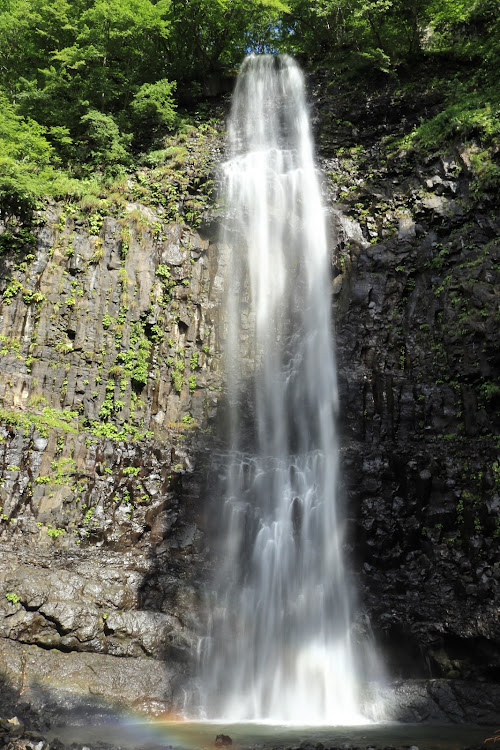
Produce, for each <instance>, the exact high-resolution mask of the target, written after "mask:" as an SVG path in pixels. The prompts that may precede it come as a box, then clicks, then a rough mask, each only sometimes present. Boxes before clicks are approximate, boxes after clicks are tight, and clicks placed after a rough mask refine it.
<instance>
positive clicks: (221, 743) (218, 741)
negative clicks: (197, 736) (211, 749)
mask: <svg viewBox="0 0 500 750" xmlns="http://www.w3.org/2000/svg"><path fill="white" fill-rule="evenodd" d="M232 744H233V740H232V739H231V737H229V735H228V734H218V735H217V737H216V738H215V743H214V745H215V747H228V746H229V745H232Z"/></svg>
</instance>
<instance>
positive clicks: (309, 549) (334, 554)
mask: <svg viewBox="0 0 500 750" xmlns="http://www.w3.org/2000/svg"><path fill="white" fill-rule="evenodd" d="M229 138H230V144H229V145H230V151H229V160H228V161H227V162H226V163H225V165H224V177H225V199H226V210H227V217H228V219H227V228H226V230H225V233H224V237H223V242H224V243H225V244H226V245H227V246H229V248H230V265H231V273H230V280H229V293H228V305H227V321H228V335H227V351H226V357H227V363H228V368H227V370H228V389H229V402H230V408H229V431H230V443H231V447H230V451H229V453H228V455H227V456H226V459H227V460H226V465H225V468H224V470H223V472H222V473H223V474H224V477H223V489H222V490H221V495H222V498H221V505H220V507H219V510H218V511H217V514H218V517H217V528H218V534H219V536H220V538H221V539H222V549H221V550H220V558H221V561H222V562H221V565H220V570H219V575H218V579H217V583H216V589H217V592H216V595H215V598H214V601H213V602H212V606H211V612H210V636H209V637H208V638H207V639H205V641H204V666H203V676H202V681H203V684H204V697H203V704H204V712H205V715H206V716H207V717H208V718H223V719H225V720H235V721H242V720H260V721H275V722H279V723H281V722H283V723H288V722H292V723H299V724H349V723H356V722H359V721H360V720H361V716H360V711H359V708H358V703H359V700H358V694H357V677H356V660H355V658H354V656H353V646H352V644H351V636H350V603H349V599H350V597H349V590H348V586H347V584H346V575H345V571H344V564H343V558H342V521H341V519H339V517H338V512H337V501H336V491H337V489H336V488H337V485H338V478H337V474H338V468H337V464H338V461H337V443H336V434H335V419H334V417H335V410H336V404H337V391H336V373H335V364H334V352H333V346H332V329H331V323H330V315H331V287H330V273H329V258H328V252H327V241H326V231H325V219H324V211H323V208H322V203H321V197H320V187H319V182H318V177H317V174H316V169H315V165H314V159H313V145H312V139H311V132H310V125H309V118H308V111H307V106H306V102H305V96H304V84H303V79H302V75H301V72H300V70H299V68H298V66H297V65H296V64H295V62H294V61H293V60H292V59H291V58H289V57H287V56H280V57H273V56H260V57H255V56H252V57H250V58H247V60H246V61H245V62H244V64H243V66H242V69H241V72H240V74H239V77H238V82H237V85H236V91H235V94H234V99H233V106H232V112H231V116H230V121H229Z"/></svg>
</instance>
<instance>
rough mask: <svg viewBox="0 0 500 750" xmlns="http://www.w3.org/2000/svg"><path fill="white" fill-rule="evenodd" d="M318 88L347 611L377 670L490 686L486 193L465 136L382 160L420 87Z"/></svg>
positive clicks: (498, 267)
mask: <svg viewBox="0 0 500 750" xmlns="http://www.w3.org/2000/svg"><path fill="white" fill-rule="evenodd" d="M320 91H321V93H320V94H318V100H317V128H318V136H319V139H320V144H321V153H322V157H323V167H324V170H325V172H326V175H327V180H328V183H327V189H328V190H329V197H330V199H331V204H332V203H333V202H334V201H335V207H334V208H332V211H331V220H332V236H333V244H334V245H335V248H334V280H333V291H334V300H335V304H334V306H335V315H336V328H337V353H338V366H339V387H340V402H341V414H340V420H339V422H340V426H341V430H342V433H343V436H342V463H343V467H344V476H345V483H346V491H345V497H346V508H347V515H348V518H349V527H350V545H351V557H352V560H353V564H354V566H355V569H356V570H357V580H358V589H359V593H360V609H361V610H362V611H364V612H365V613H368V615H369V618H370V621H371V627H372V628H373V630H374V631H375V634H376V636H377V639H378V641H379V644H380V646H381V649H382V651H383V653H384V655H385V661H386V663H387V664H388V671H389V674H390V675H392V676H394V675H396V676H402V677H429V676H431V677H448V678H452V679H455V678H461V679H465V680H482V681H490V682H498V681H499V678H500V628H499V619H498V608H499V605H500V556H499V546H500V545H499V541H500V461H499V447H498V446H499V444H498V427H499V412H498V409H499V406H500V388H499V385H498V371H499V365H500V354H499V352H500V347H499V344H500V341H499V333H498V331H499V325H498V324H499V317H498V309H499V308H498V305H499V303H500V292H499V288H500V287H499V281H500V220H499V218H498V217H499V211H498V197H497V196H496V194H495V193H494V192H491V193H488V191H487V189H485V187H484V186H481V184H480V182H479V181H478V176H477V174H475V172H474V169H473V158H472V157H473V155H474V153H478V152H479V151H480V150H481V149H480V146H479V145H475V144H469V145H468V146H464V145H462V144H457V146H456V147H455V148H454V149H450V150H449V151H447V152H436V153H426V154H425V155H420V156H418V155H416V154H415V153H414V152H408V151H405V150H404V149H400V150H399V151H398V150H396V149H394V146H393V147H392V151H393V154H392V155H391V156H388V151H389V149H388V147H387V145H385V141H384V138H385V137H386V136H387V134H390V135H392V136H402V135H404V134H405V133H408V132H409V131H410V130H411V128H412V127H413V126H414V125H415V124H417V123H418V117H419V116H421V115H422V114H429V113H430V114H432V111H433V108H434V107H435V105H436V102H435V101H433V99H432V96H430V95H429V94H420V95H419V96H417V97H416V98H415V95H414V94H412V96H411V97H409V96H407V97H406V98H405V97H403V96H402V95H401V96H400V97H399V98H398V97H395V95H394V93H393V92H392V93H391V92H390V91H389V90H388V89H385V90H382V91H379V93H378V94H373V95H372V96H371V97H368V98H365V99H364V100H363V99H361V100H359V104H358V105H356V104H354V105H353V104H352V102H348V103H346V102H345V100H344V101H343V100H342V96H341V95H340V96H339V97H337V96H335V95H328V96H325V93H324V92H325V87H323V88H322V89H320ZM332 94H333V92H332ZM337 126H338V127H337ZM331 204H330V205H331Z"/></svg>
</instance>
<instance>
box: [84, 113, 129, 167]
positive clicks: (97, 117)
mask: <svg viewBox="0 0 500 750" xmlns="http://www.w3.org/2000/svg"><path fill="white" fill-rule="evenodd" d="M80 125H81V126H82V135H81V140H80V142H81V156H82V158H83V159H84V161H85V162H86V163H87V164H88V165H89V167H90V168H91V169H94V168H96V167H97V168H98V169H101V170H108V171H110V172H115V171H116V169H117V166H118V165H120V166H123V165H126V164H127V163H128V161H129V155H128V152H127V147H128V145H129V143H130V139H131V137H130V136H128V135H125V134H123V133H120V129H119V127H118V125H117V123H116V122H115V120H114V118H113V117H112V115H109V114H105V113H104V112H99V111H98V110H95V109H91V110H89V111H88V112H87V114H86V115H83V117H81V118H80Z"/></svg>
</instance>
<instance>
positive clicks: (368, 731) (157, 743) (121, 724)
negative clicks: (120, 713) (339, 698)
mask: <svg viewBox="0 0 500 750" xmlns="http://www.w3.org/2000/svg"><path fill="white" fill-rule="evenodd" d="M495 731H496V732H498V729H496V728H495V727H487V726H473V725H469V724H425V723H420V724H400V723H383V724H369V725H364V726H355V727H352V726H348V727H342V726H336V727H317V726H316V727H306V726H304V727H299V726H282V725H273V724H262V723H257V722H255V723H245V724H243V723H241V724H239V723H238V724H231V723H228V722H225V723H220V722H216V721H210V722H202V721H200V722H190V721H147V722H146V721H144V722H141V721H137V720H136V719H134V720H126V719H117V720H116V721H115V722H113V723H107V724H100V725H94V726H65V727H56V728H53V729H52V730H51V732H50V736H51V738H57V739H59V740H60V741H61V742H63V744H64V745H66V746H69V745H71V744H72V743H74V742H76V743H78V744H79V745H81V744H84V745H86V746H87V747H88V748H89V750H90V749H91V748H99V747H103V746H107V747H108V748H124V749H126V750H159V749H160V748H179V749H181V748H182V750H198V748H199V749H200V750H201V749H202V748H207V750H208V749H209V748H213V747H214V743H215V738H216V736H217V735H220V734H224V735H228V736H229V737H231V739H232V742H233V744H232V746H230V747H232V748H234V750H247V749H248V750H250V748H251V749H252V750H261V749H262V750H268V749H271V748H272V749H273V750H278V748H280V749H281V748H294V750H299V749H300V748H302V750H316V748H318V750H321V747H322V746H323V747H324V748H325V750H340V749H341V748H342V750H367V749H368V748H369V749H370V750H402V749H403V748H405V750H410V748H413V750H416V749H417V748H418V750H476V748H477V749H478V748H480V747H482V748H488V747H490V748H493V747H495V743H494V742H493V741H492V742H486V744H484V743H485V740H487V739H488V738H492V737H493V736H494V735H495Z"/></svg>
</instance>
